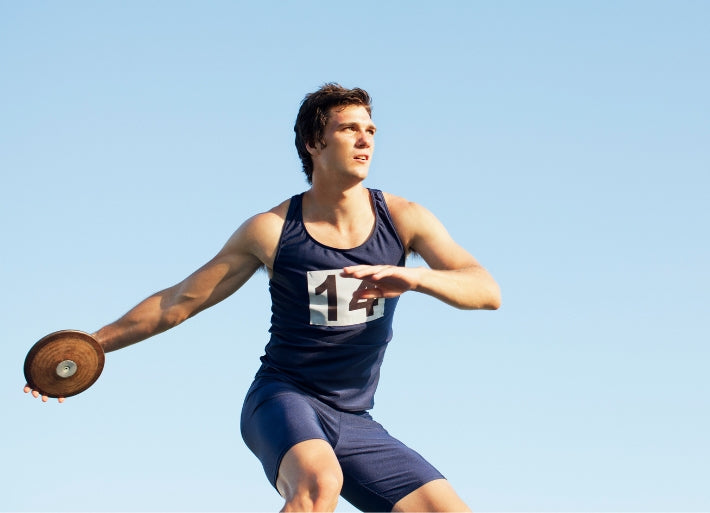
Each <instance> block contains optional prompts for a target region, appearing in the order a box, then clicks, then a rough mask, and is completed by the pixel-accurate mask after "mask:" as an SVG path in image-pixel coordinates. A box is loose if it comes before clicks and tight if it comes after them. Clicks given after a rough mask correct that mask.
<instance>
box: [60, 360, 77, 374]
mask: <svg viewBox="0 0 710 513" xmlns="http://www.w3.org/2000/svg"><path fill="white" fill-rule="evenodd" d="M76 368H77V367H76V363H74V362H73V361H71V360H64V361H63V362H59V365H57V376H59V377H60V378H69V377H71V376H73V375H74V373H75V372H76Z"/></svg>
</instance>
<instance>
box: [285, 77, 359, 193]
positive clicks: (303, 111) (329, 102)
mask: <svg viewBox="0 0 710 513" xmlns="http://www.w3.org/2000/svg"><path fill="white" fill-rule="evenodd" d="M350 105H361V106H363V107H365V109H367V113H368V114H372V100H371V99H370V95H369V94H367V91H365V90H363V89H360V88H358V87H356V88H354V89H346V88H345V87H343V86H341V85H340V84H336V83H328V84H324V85H323V86H322V87H321V88H320V89H318V90H317V91H315V92H313V93H309V94H307V95H306V97H305V98H304V99H303V102H301V108H300V109H299V110H298V116H296V124H295V125H294V127H293V131H294V132H296V150H298V156H299V157H300V159H301V163H302V164H303V172H304V173H306V180H308V183H309V184H310V183H313V160H312V159H311V154H310V153H308V149H307V148H306V145H307V144H308V145H311V146H316V144H321V145H322V146H325V141H324V140H323V133H324V131H325V126H326V125H327V124H328V119H329V115H330V110H331V109H332V108H333V107H347V106H350Z"/></svg>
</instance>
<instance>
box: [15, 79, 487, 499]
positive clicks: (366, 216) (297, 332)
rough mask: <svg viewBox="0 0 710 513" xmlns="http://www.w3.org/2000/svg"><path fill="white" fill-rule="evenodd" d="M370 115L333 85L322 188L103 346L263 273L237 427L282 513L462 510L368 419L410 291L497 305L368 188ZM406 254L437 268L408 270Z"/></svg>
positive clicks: (437, 479) (401, 206)
mask: <svg viewBox="0 0 710 513" xmlns="http://www.w3.org/2000/svg"><path fill="white" fill-rule="evenodd" d="M370 114H371V107H370V97H369V95H368V94H367V93H366V92H365V91H363V90H361V89H357V88H356V89H345V88H343V87H341V86H339V85H337V84H326V85H325V86H323V87H322V88H321V89H319V90H318V91H316V92H314V93H312V94H309V95H307V96H306V98H305V99H304V101H303V103H302V105H301V108H300V110H299V113H298V117H297V120H296V125H295V132H296V147H297V149H298V153H299V156H300V158H301V161H302V163H303V168H304V172H305V173H306V177H307V180H308V182H309V184H310V185H311V187H310V189H308V190H307V191H306V192H305V193H303V194H299V195H296V196H293V197H292V198H290V199H289V200H286V201H284V202H283V203H281V204H280V205H278V206H276V207H274V208H272V209H271V210H269V211H268V212H264V213H261V214H257V215H256V216H254V217H252V218H250V219H249V220H247V221H246V222H245V223H244V224H243V225H242V226H241V227H239V228H238V229H237V230H236V232H235V233H234V234H233V235H232V236H231V238H230V239H229V240H228V241H227V243H226V244H225V246H224V247H223V248H222V250H221V251H220V252H219V253H218V254H217V255H216V256H215V257H214V258H213V259H212V260H210V261H209V262H208V263H207V264H205V265H204V266H203V267H201V268H200V269H198V270H197V271H196V272H194V273H193V274H192V275H190V276H189V277H187V278H186V279H185V280H183V281H182V282H180V283H178V284H177V285H174V286H173V287H170V288H168V289H166V290H163V291H161V292H158V293H156V294H154V295H153V296H151V297H149V298H147V299H145V300H144V301H142V302H141V303H139V304H138V305H137V306H136V307H134V308H133V309H132V310H130V311H129V312H128V313H126V314H125V315H124V316H123V317H121V318H120V319H118V320H117V321H115V322H113V323H111V324H109V325H107V326H105V327H103V328H101V329H100V330H98V331H97V332H96V333H95V334H94V336H95V338H96V339H97V340H98V342H99V343H100V344H101V345H102V347H103V348H104V349H105V351H107V352H108V351H114V350H116V349H120V348H123V347H126V346H128V345H130V344H134V343H136V342H139V341H141V340H144V339H146V338H148V337H151V336H153V335H155V334H157V333H160V332H163V331H165V330H167V329H169V328H172V327H174V326H176V325H178V324H180V323H181V322H183V321H184V320H186V319H188V318H189V317H192V316H193V315H195V314H197V313H198V312H200V311H202V310H204V309H206V308H209V307H210V306H212V305H214V304H216V303H218V302H219V301H222V300H223V299H225V298H226V297H228V296H230V295H231V294H232V293H234V292H235V291H236V290H238V289H239V288H240V287H241V286H242V285H243V284H244V283H245V282H246V281H247V280H248V279H249V278H250V277H251V276H252V275H253V274H254V272H255V271H256V270H257V269H259V268H260V267H265V268H266V269H267V270H268V272H269V276H270V282H269V288H270V291H271V297H272V326H271V330H270V331H271V339H270V341H269V343H268V345H267V346H266V351H265V355H264V356H263V357H262V358H261V361H262V365H261V367H260V369H259V371H258V372H257V375H256V377H255V380H254V383H253V384H252V386H251V388H250V390H249V392H248V393H247V397H246V399H245V402H244V407H243V410H242V421H241V429H242V436H243V438H244V440H245V442H246V444H247V445H248V446H249V448H250V449H251V450H252V451H253V452H254V453H255V454H256V456H257V457H258V458H259V459H260V460H261V463H262V465H263V467H264V470H265V472H266V474H267V477H268V478H269V480H270V482H271V483H272V485H273V486H274V487H275V488H276V489H277V490H278V491H279V493H280V494H281V495H282V496H283V498H284V499H285V501H286V502H285V505H284V508H283V511H332V510H334V509H335V507H336V504H337V500H338V497H339V495H342V496H343V497H345V498H346V499H348V501H350V502H351V503H352V504H353V505H355V506H356V507H358V508H360V509H363V510H369V511H386V510H394V511H464V510H468V508H467V506H466V505H465V504H464V502H463V501H462V500H461V499H460V498H459V497H458V495H457V494H456V492H455V491H454V490H453V488H452V487H451V486H450V485H449V483H448V482H447V481H446V480H445V479H444V478H443V476H442V475H441V474H440V473H439V472H438V471H437V470H436V469H435V468H434V467H432V466H431V465H430V464H429V463H428V462H426V461H425V460H424V459H423V458H422V457H421V456H420V455H419V454H417V453H416V452H414V451H413V450H411V449H409V448H408V447H406V446H404V445H403V444H402V443H401V442H399V441H397V440H395V439H394V438H392V437H391V436H390V435H389V434H388V433H387V432H386V431H385V430H384V429H383V428H382V426H380V425H379V424H378V423H376V422H375V421H374V420H373V419H372V418H371V417H370V415H369V414H368V413H367V410H369V409H371V408H372V406H373V403H374V401H373V397H374V393H375V389H376V387H377V383H378V380H379V369H380V365H381V363H382V358H383V356H384V352H385V348H386V346H387V344H388V342H389V340H390V338H391V336H392V330H391V325H392V316H393V314H394V310H395V307H396V304H397V300H398V297H399V296H400V295H401V294H402V293H404V292H406V291H412V290H413V291H418V292H422V293H425V294H429V295H431V296H434V297H435V298H438V299H440V300H442V301H444V302H446V303H448V304H451V305H453V306H455V307H458V308H465V309H496V308H498V306H499V304H500V292H499V289H498V286H497V285H496V283H495V281H494V280H493V278H492V277H491V276H490V275H489V274H488V272H486V271H485V270H484V269H483V268H482V267H481V266H480V265H479V264H478V263H477V261H476V260H475V259H474V258H473V256H471V255H470V254H469V253H468V252H467V251H465V250H464V249H463V248H461V247H460V246H459V245H458V244H457V243H456V242H454V240H453V239H452V238H451V237H450V236H449V234H448V233H447V231H446V230H445V228H444V227H443V226H442V225H441V223H440V222H439V221H438V220H437V219H436V218H435V217H434V216H433V215H432V214H431V213H430V212H429V211H427V210H426V209H425V208H423V207H421V206H419V205H417V204H415V203H411V202H409V201H406V200H405V199H403V198H399V197H397V196H393V195H390V194H386V193H382V192H380V191H377V190H370V189H367V188H365V187H364V186H363V180H365V178H366V177H367V174H368V170H369V167H370V162H371V160H372V155H373V150H374V136H375V130H376V128H375V125H374V124H373V122H372V119H371V116H370ZM410 252H416V253H418V254H419V255H420V256H421V257H422V258H423V259H424V261H425V262H426V263H427V264H428V266H429V267H428V268H424V267H420V268H409V267H404V262H405V258H406V256H407V254H409V253H410ZM25 391H26V392H29V391H30V390H29V388H28V387H26V388H25ZM32 392H33V395H35V397H36V396H38V395H39V394H38V392H36V391H32ZM45 400H46V398H45Z"/></svg>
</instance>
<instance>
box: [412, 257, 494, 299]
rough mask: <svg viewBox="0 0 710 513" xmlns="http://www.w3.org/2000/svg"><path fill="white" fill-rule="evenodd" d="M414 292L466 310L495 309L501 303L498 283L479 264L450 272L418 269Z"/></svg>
mask: <svg viewBox="0 0 710 513" xmlns="http://www.w3.org/2000/svg"><path fill="white" fill-rule="evenodd" d="M414 290H416V291H417V292H422V293H424V294H428V295H430V296H433V297H435V298H437V299H440V300H441V301H443V302H445V303H447V304H449V305H452V306H454V307H456V308H461V309H466V310H496V309H498V308H499V307H500V304H501V294H500V288H499V287H498V284H497V283H496V282H495V280H494V279H493V277H492V276H491V275H490V274H489V273H488V271H486V270H485V269H484V268H483V267H481V266H479V265H475V266H471V267H466V268H463V269H453V270H438V269H429V268H425V267H421V268H419V277H418V280H417V285H416V286H415V288H414Z"/></svg>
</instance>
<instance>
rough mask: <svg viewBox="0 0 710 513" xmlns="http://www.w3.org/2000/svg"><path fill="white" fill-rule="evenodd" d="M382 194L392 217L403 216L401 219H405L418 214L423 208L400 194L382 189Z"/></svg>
mask: <svg viewBox="0 0 710 513" xmlns="http://www.w3.org/2000/svg"><path fill="white" fill-rule="evenodd" d="M382 195H383V196H384V198H385V202H386V203H387V208H388V209H389V211H390V214H392V217H393V218H403V220H406V219H407V218H410V217H412V216H416V215H418V214H419V213H420V212H421V211H422V210H423V209H424V207H422V206H421V205H419V204H418V203H415V202H414V201H410V200H408V199H406V198H403V197H401V196H396V195H394V194H391V193H389V192H384V191H382Z"/></svg>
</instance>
